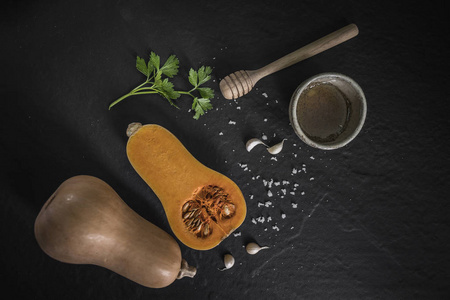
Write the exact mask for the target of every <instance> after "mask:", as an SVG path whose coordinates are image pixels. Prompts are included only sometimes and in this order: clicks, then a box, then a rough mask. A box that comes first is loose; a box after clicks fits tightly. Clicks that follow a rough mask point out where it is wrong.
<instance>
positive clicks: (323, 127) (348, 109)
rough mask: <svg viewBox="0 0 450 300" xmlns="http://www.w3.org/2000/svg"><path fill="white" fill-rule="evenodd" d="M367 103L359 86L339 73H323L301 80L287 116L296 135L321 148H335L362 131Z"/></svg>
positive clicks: (346, 142) (349, 140)
mask: <svg viewBox="0 0 450 300" xmlns="http://www.w3.org/2000/svg"><path fill="white" fill-rule="evenodd" d="M366 113H367V103H366V98H365V96H364V93H363V91H362V89H361V87H360V86H359V85H358V84H357V83H356V82H355V81H354V80H353V79H351V78H350V77H348V76H345V75H343V74H339V73H322V74H318V75H316V76H313V77H311V78H309V79H307V80H305V81H304V82H303V83H301V84H300V85H299V86H298V88H297V89H296V90H295V92H294V94H293V95H292V98H291V102H290V107H289V118H290V121H291V125H292V127H293V128H294V131H295V133H296V134H297V135H298V137H299V138H300V139H301V140H302V141H303V142H305V143H306V144H308V145H310V146H312V147H315V148H319V149H324V150H333V149H338V148H340V147H343V146H345V145H347V144H348V143H349V142H351V141H352V140H353V139H354V138H355V137H356V136H357V135H358V133H359V132H360V131H361V128H362V127H363V125H364V121H365V119H366Z"/></svg>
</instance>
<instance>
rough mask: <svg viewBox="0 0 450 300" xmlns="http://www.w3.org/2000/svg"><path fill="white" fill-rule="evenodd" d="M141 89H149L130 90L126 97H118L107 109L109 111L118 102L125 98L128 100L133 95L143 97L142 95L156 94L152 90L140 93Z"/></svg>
mask: <svg viewBox="0 0 450 300" xmlns="http://www.w3.org/2000/svg"><path fill="white" fill-rule="evenodd" d="M142 89H146V90H147V89H150V88H140V89H139V90H132V91H131V92H129V93H128V94H126V95H123V96H122V97H120V98H119V99H117V100H115V101H114V102H113V103H111V104H110V105H109V108H108V109H111V108H112V107H113V106H114V105H116V104H117V103H119V102H120V101H122V100H123V99H125V98H128V97H130V96H134V95H144V94H157V93H158V92H157V91H155V90H154V89H152V90H151V91H148V92H141V90H142Z"/></svg>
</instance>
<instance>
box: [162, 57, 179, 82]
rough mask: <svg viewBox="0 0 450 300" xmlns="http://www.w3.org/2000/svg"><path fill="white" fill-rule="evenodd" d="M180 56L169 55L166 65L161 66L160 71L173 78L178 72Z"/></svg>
mask: <svg viewBox="0 0 450 300" xmlns="http://www.w3.org/2000/svg"><path fill="white" fill-rule="evenodd" d="M179 63H180V62H179V61H178V58H177V57H176V56H175V55H171V56H169V58H168V59H167V60H166V62H165V63H164V65H163V66H162V67H161V69H160V71H161V72H162V73H163V74H164V75H166V76H167V77H170V78H172V77H173V76H174V75H177V73H178V64H179Z"/></svg>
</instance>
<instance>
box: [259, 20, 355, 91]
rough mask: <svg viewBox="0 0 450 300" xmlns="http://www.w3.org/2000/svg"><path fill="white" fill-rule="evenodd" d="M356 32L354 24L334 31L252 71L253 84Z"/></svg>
mask: <svg viewBox="0 0 450 300" xmlns="http://www.w3.org/2000/svg"><path fill="white" fill-rule="evenodd" d="M358 32H359V30H358V27H357V26H356V25H355V24H350V25H347V26H345V27H342V28H341V29H338V30H336V31H334V32H332V33H330V34H328V35H326V36H324V37H323V38H320V39H318V40H316V41H314V42H312V43H310V44H308V45H306V46H304V47H302V48H300V49H298V50H296V51H294V52H292V53H289V54H287V55H285V56H283V57H282V58H280V59H278V60H276V61H274V62H272V63H270V64H268V65H267V66H265V67H262V68H260V69H258V70H255V71H253V72H252V77H253V82H254V83H256V81H258V80H259V79H261V78H263V77H265V76H267V75H270V74H272V73H275V72H277V71H280V70H282V69H284V68H287V67H289V66H292V65H293V64H296V63H298V62H300V61H302V60H304V59H307V58H309V57H311V56H314V55H316V54H318V53H321V52H323V51H325V50H328V49H330V48H332V47H334V46H336V45H339V44H340V43H343V42H345V41H347V40H349V39H351V38H353V37H355V36H356V35H358Z"/></svg>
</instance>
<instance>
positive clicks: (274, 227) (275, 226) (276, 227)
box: [272, 225, 280, 231]
mask: <svg viewBox="0 0 450 300" xmlns="http://www.w3.org/2000/svg"><path fill="white" fill-rule="evenodd" d="M272 229H273V230H276V231H280V228H278V226H277V225H273V226H272Z"/></svg>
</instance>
